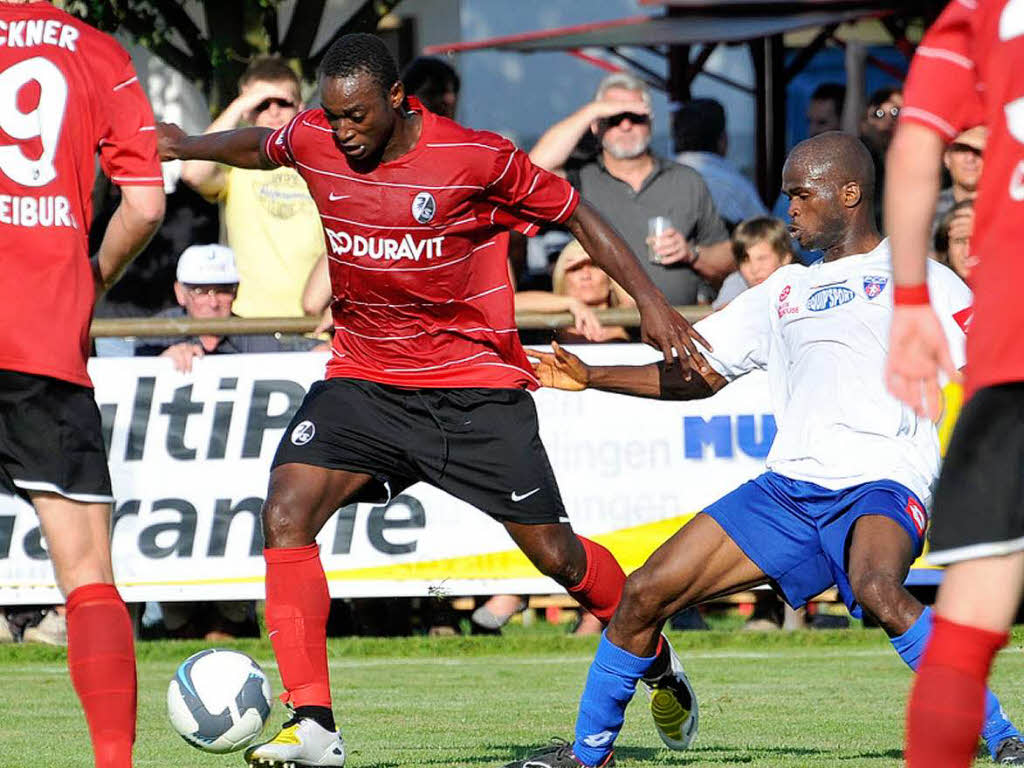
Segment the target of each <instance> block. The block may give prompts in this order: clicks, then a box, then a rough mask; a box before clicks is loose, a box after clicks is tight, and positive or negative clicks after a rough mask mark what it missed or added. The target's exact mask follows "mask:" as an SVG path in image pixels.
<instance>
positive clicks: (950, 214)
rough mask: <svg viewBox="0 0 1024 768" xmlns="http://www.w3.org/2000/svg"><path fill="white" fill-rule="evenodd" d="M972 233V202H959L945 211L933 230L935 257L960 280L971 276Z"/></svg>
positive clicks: (972, 261)
mask: <svg viewBox="0 0 1024 768" xmlns="http://www.w3.org/2000/svg"><path fill="white" fill-rule="evenodd" d="M973 232H974V201H973V200H970V199H968V200H961V201H960V202H958V203H956V204H955V205H954V206H953V207H952V208H951V209H950V210H948V211H946V215H945V216H943V217H942V218H941V219H940V220H939V223H938V226H937V227H936V229H935V239H934V247H935V257H936V258H937V259H938V260H939V261H940V262H942V263H943V264H945V265H947V266H948V267H949V268H950V269H952V270H953V271H954V272H956V273H957V274H958V275H959V276H960V279H961V280H965V281H966V280H967V278H968V276H969V275H970V274H971V267H972V266H974V260H973V259H972V257H971V234H972V233H973Z"/></svg>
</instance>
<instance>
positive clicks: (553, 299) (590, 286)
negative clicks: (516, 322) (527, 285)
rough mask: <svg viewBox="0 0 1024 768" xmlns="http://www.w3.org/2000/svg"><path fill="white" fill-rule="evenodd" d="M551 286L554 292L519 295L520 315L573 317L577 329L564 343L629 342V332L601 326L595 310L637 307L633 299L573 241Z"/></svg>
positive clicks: (565, 334)
mask: <svg viewBox="0 0 1024 768" xmlns="http://www.w3.org/2000/svg"><path fill="white" fill-rule="evenodd" d="M551 282H552V285H553V289H552V291H551V292H548V291H520V292H519V293H517V294H516V311H517V312H552V313H555V312H569V313H570V314H572V316H573V320H574V321H575V324H574V326H573V327H572V328H564V329H562V330H560V331H559V332H558V334H557V335H558V340H559V341H561V342H563V343H571V342H581V341H591V342H605V341H629V333H628V332H627V331H626V329H625V328H622V327H620V326H604V325H601V321H600V320H598V318H597V315H596V314H595V310H598V309H608V308H609V307H632V306H635V302H634V301H633V297H632V296H630V295H629V294H628V293H626V292H625V291H624V290H622V288H621V287H620V286H619V285H618V284H617V283H616V282H615V281H614V280H612V279H611V278H610V277H608V275H607V274H606V273H605V272H604V270H602V269H601V268H600V267H598V266H597V265H595V264H594V263H593V262H592V261H591V260H590V256H589V255H587V252H586V251H584V250H583V246H581V245H580V244H579V243H578V242H577V241H575V240H572V241H570V242H569V244H568V245H566V246H565V248H563V249H562V252H561V254H560V255H559V256H558V260H557V261H556V262H555V268H554V271H553V272H552V275H551Z"/></svg>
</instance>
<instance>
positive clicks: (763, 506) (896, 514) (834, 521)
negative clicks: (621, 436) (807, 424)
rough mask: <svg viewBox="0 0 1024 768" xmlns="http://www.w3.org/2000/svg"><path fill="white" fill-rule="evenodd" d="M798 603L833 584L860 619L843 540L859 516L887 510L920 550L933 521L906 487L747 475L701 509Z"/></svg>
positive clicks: (787, 597)
mask: <svg viewBox="0 0 1024 768" xmlns="http://www.w3.org/2000/svg"><path fill="white" fill-rule="evenodd" d="M704 513H705V514H708V515H711V517H713V518H714V519H715V521H716V522H717V523H718V524H719V525H720V526H722V528H724V529H725V532H726V533H727V534H728V535H729V538H731V539H732V540H733V541H735V542H736V543H737V544H738V545H739V547H740V549H742V550H743V551H744V552H745V553H746V555H747V557H749V558H750V559H751V560H753V561H754V563H756V564H757V566H758V567H759V568H760V569H761V570H762V571H764V572H765V574H766V575H767V576H768V578H770V579H771V580H772V581H773V582H775V584H776V585H777V587H778V588H779V590H780V591H781V592H782V596H783V597H784V598H785V600H786V602H787V603H789V604H790V605H791V606H793V607H794V608H799V607H800V606H802V605H804V604H805V603H806V602H807V601H808V600H810V599H811V598H813V597H814V596H815V595H818V594H820V593H822V592H824V591H825V590H826V589H828V588H829V587H831V586H832V585H833V584H834V585H835V586H836V587H837V588H838V589H839V595H840V597H841V598H842V600H843V602H844V603H846V607H847V608H849V610H850V613H851V614H853V616H855V617H856V618H861V615H862V614H861V609H860V606H859V605H857V601H856V600H855V599H854V596H853V589H852V588H851V586H850V580H849V577H848V576H847V573H846V569H847V563H846V545H847V541H848V539H849V537H850V531H851V530H852V529H853V525H854V523H856V522H857V520H858V518H861V517H864V516H865V515H882V516H883V517H888V518H891V519H892V520H895V521H896V522H897V523H899V524H900V526H902V528H903V530H905V531H906V532H907V535H908V536H910V539H911V541H912V542H913V546H914V555H915V557H916V556H917V555H920V554H921V548H922V547H923V546H924V532H925V528H926V527H927V525H928V518H927V515H926V512H925V510H924V505H922V504H921V501H920V499H918V498H917V496H916V495H914V493H913V492H911V491H910V489H908V488H907V487H906V486H904V485H901V484H900V483H897V482H894V481H892V480H878V481H875V482H870V483H862V484H861V485H854V486H852V487H850V488H844V489H842V490H839V491H832V490H829V489H828V488H823V487H821V486H820V485H815V484H814V483H808V482H804V481H802V480H793V479H791V478H788V477H784V476H782V475H779V474H776V473H774V472H765V473H764V474H763V475H760V476H759V477H756V478H754V479H753V480H750V481H748V482H746V483H744V484H743V485H741V486H740V487H739V488H737V489H736V490H735V491H733V492H732V493H729V494H727V495H725V496H723V497H722V498H721V499H719V500H718V501H716V502H715V503H714V504H712V505H711V506H709V507H707V508H706V509H705V510H704Z"/></svg>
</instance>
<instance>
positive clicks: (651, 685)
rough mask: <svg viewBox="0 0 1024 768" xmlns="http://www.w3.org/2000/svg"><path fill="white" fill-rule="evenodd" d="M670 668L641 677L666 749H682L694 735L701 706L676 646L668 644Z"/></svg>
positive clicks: (666, 641) (652, 714) (666, 640)
mask: <svg viewBox="0 0 1024 768" xmlns="http://www.w3.org/2000/svg"><path fill="white" fill-rule="evenodd" d="M662 639H663V640H664V641H665V644H666V645H668V652H669V658H670V659H671V661H672V663H671V668H670V670H669V671H668V672H666V673H665V674H664V675H662V676H661V677H659V678H658V679H657V680H641V684H642V685H643V687H644V690H645V691H646V692H647V698H648V700H649V701H650V705H651V716H652V717H653V718H654V726H655V727H656V728H657V729H658V735H659V736H661V740H662V741H663V742H664V743H665V746H666V747H668V748H669V749H675V750H679V751H681V750H684V749H687V748H688V747H689V746H690V743H691V742H692V741H693V740H694V738H695V737H696V736H697V726H698V721H699V715H700V708H699V707H698V705H697V694H696V693H694V692H693V688H692V686H691V685H690V681H689V680H687V679H686V671H685V670H684V669H683V663H682V662H681V661H680V660H679V656H677V655H676V652H675V649H674V648H673V647H672V646H671V645H669V644H668V638H667V637H665V636H664V635H662Z"/></svg>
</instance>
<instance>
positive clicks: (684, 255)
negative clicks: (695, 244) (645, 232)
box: [647, 227, 694, 267]
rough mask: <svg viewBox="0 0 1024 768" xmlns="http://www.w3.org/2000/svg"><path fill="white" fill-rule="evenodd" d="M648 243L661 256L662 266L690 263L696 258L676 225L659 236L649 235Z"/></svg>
mask: <svg viewBox="0 0 1024 768" xmlns="http://www.w3.org/2000/svg"><path fill="white" fill-rule="evenodd" d="M647 244H648V245H649V246H651V248H652V249H653V250H654V252H655V253H656V254H658V256H659V257H660V258H661V265H662V266H666V267H667V266H668V265H670V264H689V263H690V262H691V261H693V260H694V258H693V256H694V253H693V251H692V250H690V245H689V243H687V242H686V238H685V237H683V236H682V234H680V232H679V230H677V229H675V228H674V227H669V228H668V229H666V230H665V231H664V232H662V233H661V234H660V235H658V236H657V237H648V238H647Z"/></svg>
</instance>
